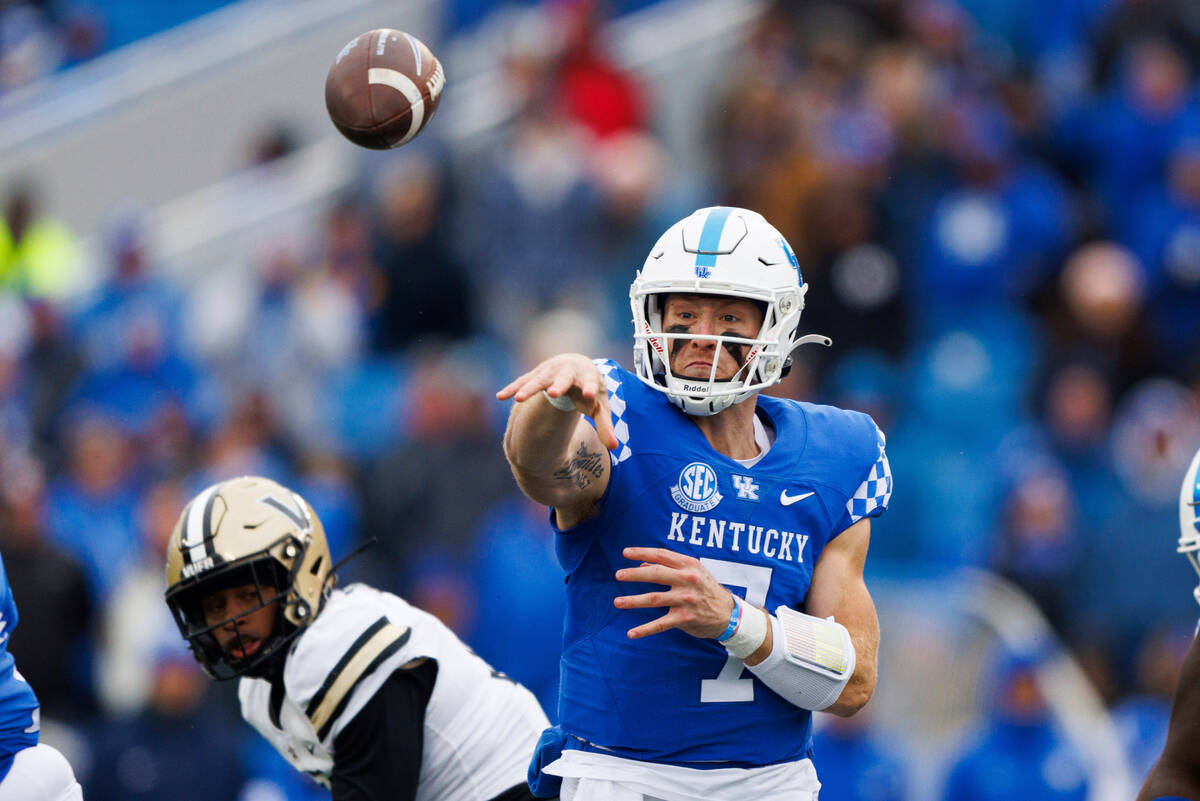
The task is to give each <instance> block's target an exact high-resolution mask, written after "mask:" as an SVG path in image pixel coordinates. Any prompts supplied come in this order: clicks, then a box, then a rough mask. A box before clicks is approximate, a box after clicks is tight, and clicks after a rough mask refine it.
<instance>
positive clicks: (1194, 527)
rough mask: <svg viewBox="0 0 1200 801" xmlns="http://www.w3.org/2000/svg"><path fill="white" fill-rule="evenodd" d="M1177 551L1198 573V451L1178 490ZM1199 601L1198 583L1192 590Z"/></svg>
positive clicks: (1199, 520)
mask: <svg viewBox="0 0 1200 801" xmlns="http://www.w3.org/2000/svg"><path fill="white" fill-rule="evenodd" d="M1178 551H1179V553H1181V554H1183V555H1184V556H1186V557H1187V559H1188V561H1189V562H1191V563H1192V567H1194V568H1195V569H1196V572H1197V573H1200V558H1198V557H1200V451H1196V455H1195V456H1193V457H1192V465H1191V467H1189V468H1188V471H1187V473H1186V474H1184V476H1183V486H1182V487H1181V488H1180V490H1179V548H1178ZM1192 595H1193V596H1195V598H1196V603H1200V585H1197V586H1196V588H1195V589H1194V590H1192Z"/></svg>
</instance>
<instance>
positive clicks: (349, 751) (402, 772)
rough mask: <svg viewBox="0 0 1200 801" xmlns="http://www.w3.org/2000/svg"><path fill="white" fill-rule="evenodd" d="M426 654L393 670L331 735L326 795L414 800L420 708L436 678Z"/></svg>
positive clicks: (334, 800) (357, 800)
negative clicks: (422, 659) (416, 662)
mask: <svg viewBox="0 0 1200 801" xmlns="http://www.w3.org/2000/svg"><path fill="white" fill-rule="evenodd" d="M437 670H438V665H437V662H436V661H434V660H432V659H429V660H426V661H425V662H423V663H422V664H420V665H417V666H415V667H412V668H401V669H399V670H396V671H393V672H392V673H391V674H390V675H389V676H388V677H387V680H386V681H385V682H384V683H383V686H381V687H380V688H379V689H378V690H377V691H376V692H375V694H374V695H373V696H371V699H370V700H369V701H367V703H366V704H365V705H364V706H363V708H362V709H361V710H359V713H358V714H357V715H355V716H354V719H353V720H352V721H350V722H349V723H348V724H347V725H346V726H345V728H343V729H342V731H341V733H340V734H339V735H338V736H337V739H336V740H335V741H334V763H333V776H332V779H331V791H332V792H331V801H413V799H415V798H416V797H417V786H418V784H419V783H420V779H421V757H422V754H423V752H424V739H425V708H426V707H427V706H428V705H429V699H430V697H431V696H432V695H433V686H434V684H435V682H436V681H437Z"/></svg>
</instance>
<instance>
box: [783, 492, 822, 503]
mask: <svg viewBox="0 0 1200 801" xmlns="http://www.w3.org/2000/svg"><path fill="white" fill-rule="evenodd" d="M812 494H814V493H811V492H806V493H804V494H803V495H788V494H787V490H782V491H781V492H780V493H779V502H780V503H781V504H783V505H784V506H791V505H792V504H793V503H795V502H796V501H802V500H804V499H805V498H807V497H808V496H809V495H812Z"/></svg>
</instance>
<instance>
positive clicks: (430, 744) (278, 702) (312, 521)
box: [166, 477, 547, 801]
mask: <svg viewBox="0 0 1200 801" xmlns="http://www.w3.org/2000/svg"><path fill="white" fill-rule="evenodd" d="M334 580H335V576H334V574H333V572H332V566H331V564H330V555H329V546H328V545H327V544H326V541H325V532H324V529H323V528H322V526H321V521H320V520H319V519H318V517H317V515H316V513H315V512H314V511H313V510H312V508H311V507H310V506H309V505H308V503H307V502H306V501H304V499H303V498H301V497H300V496H299V495H297V494H296V493H294V492H291V491H290V490H288V489H286V488H284V487H282V486H280V485H279V484H277V483H275V482H274V481H270V480H269V479H265V478H256V477H244V478H235V479H232V480H229V481H225V482H222V483H219V484H214V485H213V486H211V487H209V488H208V489H206V490H204V491H203V492H201V493H200V494H199V495H197V496H196V497H195V498H194V499H193V500H192V501H191V503H189V504H188V506H187V507H186V508H185V509H184V510H183V513H182V515H181V516H180V518H179V522H178V523H176V525H175V531H174V532H173V533H172V535H171V540H170V542H169V544H168V546H167V593H166V601H167V605H168V606H169V607H170V608H171V612H172V613H173V614H174V616H175V621H176V623H177V624H178V625H179V630H180V631H181V632H182V633H183V636H184V639H186V640H187V642H188V645H189V646H191V649H192V652H193V654H194V655H195V656H196V659H197V660H198V661H199V662H200V664H201V665H202V666H203V667H204V670H205V671H206V672H207V673H208V674H209V675H210V676H212V677H213V678H215V679H218V680H222V679H229V678H233V677H235V676H240V677H241V681H240V683H239V685H238V696H239V698H240V700H241V706H242V716H243V717H244V718H245V719H246V721H247V722H249V723H250V724H251V725H252V726H254V728H256V729H258V731H259V733H260V734H262V736H263V737H265V738H266V739H267V741H268V742H270V743H271V745H273V746H274V747H275V749H276V750H278V751H279V753H280V754H282V755H283V757H284V758H285V759H287V761H288V762H290V763H291V764H292V765H293V766H294V767H295V768H296V769H297V770H300V771H303V772H305V773H308V774H309V775H311V776H312V777H313V778H314V779H316V780H317V781H318V782H320V783H321V784H323V785H325V786H326V787H328V788H330V790H331V793H332V798H333V801H398V800H404V801H411V800H412V799H419V800H420V801H523V799H530V798H532V796H531V795H530V794H529V788H528V787H527V786H526V784H525V767H526V765H527V764H528V762H529V758H530V754H531V753H532V752H533V747H534V744H535V742H536V740H537V737H538V733H539V732H540V731H541V730H542V729H543V728H544V727H545V726H546V725H547V720H546V716H545V715H544V714H543V713H542V710H541V707H539V706H538V703H537V701H536V700H535V699H534V697H533V695H532V694H531V693H530V692H529V691H528V690H526V689H525V688H524V687H521V686H520V685H518V684H517V683H515V682H514V681H512V680H511V679H509V678H508V677H506V676H504V675H503V674H501V673H497V672H496V671H494V670H492V668H491V667H489V666H488V665H487V664H486V663H485V662H484V661H483V660H482V659H480V658H479V657H477V656H476V655H475V654H474V653H472V652H471V651H470V650H468V649H467V647H466V646H464V645H463V644H462V643H461V642H460V641H459V640H458V638H457V637H455V636H454V634H453V633H452V632H451V631H450V630H449V629H447V628H446V627H445V626H444V625H442V623H441V622H439V621H438V620H437V619H436V618H434V617H433V616H432V615H430V614H428V613H426V612H423V611H421V610H420V609H417V608H415V607H413V606H410V605H409V604H407V603H406V602H405V601H403V600H402V599H400V598H398V597H396V596H395V595H391V594H389V593H386V592H380V591H379V590H376V589H373V588H371V587H368V586H365V585H363V584H352V585H350V586H349V587H347V588H346V589H344V590H334V589H333V585H334Z"/></svg>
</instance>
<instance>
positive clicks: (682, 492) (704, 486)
mask: <svg viewBox="0 0 1200 801" xmlns="http://www.w3.org/2000/svg"><path fill="white" fill-rule="evenodd" d="M671 498H673V499H674V501H675V503H677V504H679V505H680V506H681V507H682V508H684V509H686V510H688V511H689V512H707V511H708V510H709V509H712V508H713V507H714V506H716V505H717V504H718V503H720V502H721V493H720V492H718V491H717V472H716V471H715V470H713V469H712V468H711V467H709V466H708V465H706V464H705V463H704V462H692V463H691V464H689V465H688V466H687V467H685V468H683V470H682V471H681V472H680V473H679V480H678V481H676V482H675V486H674V487H671Z"/></svg>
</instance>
